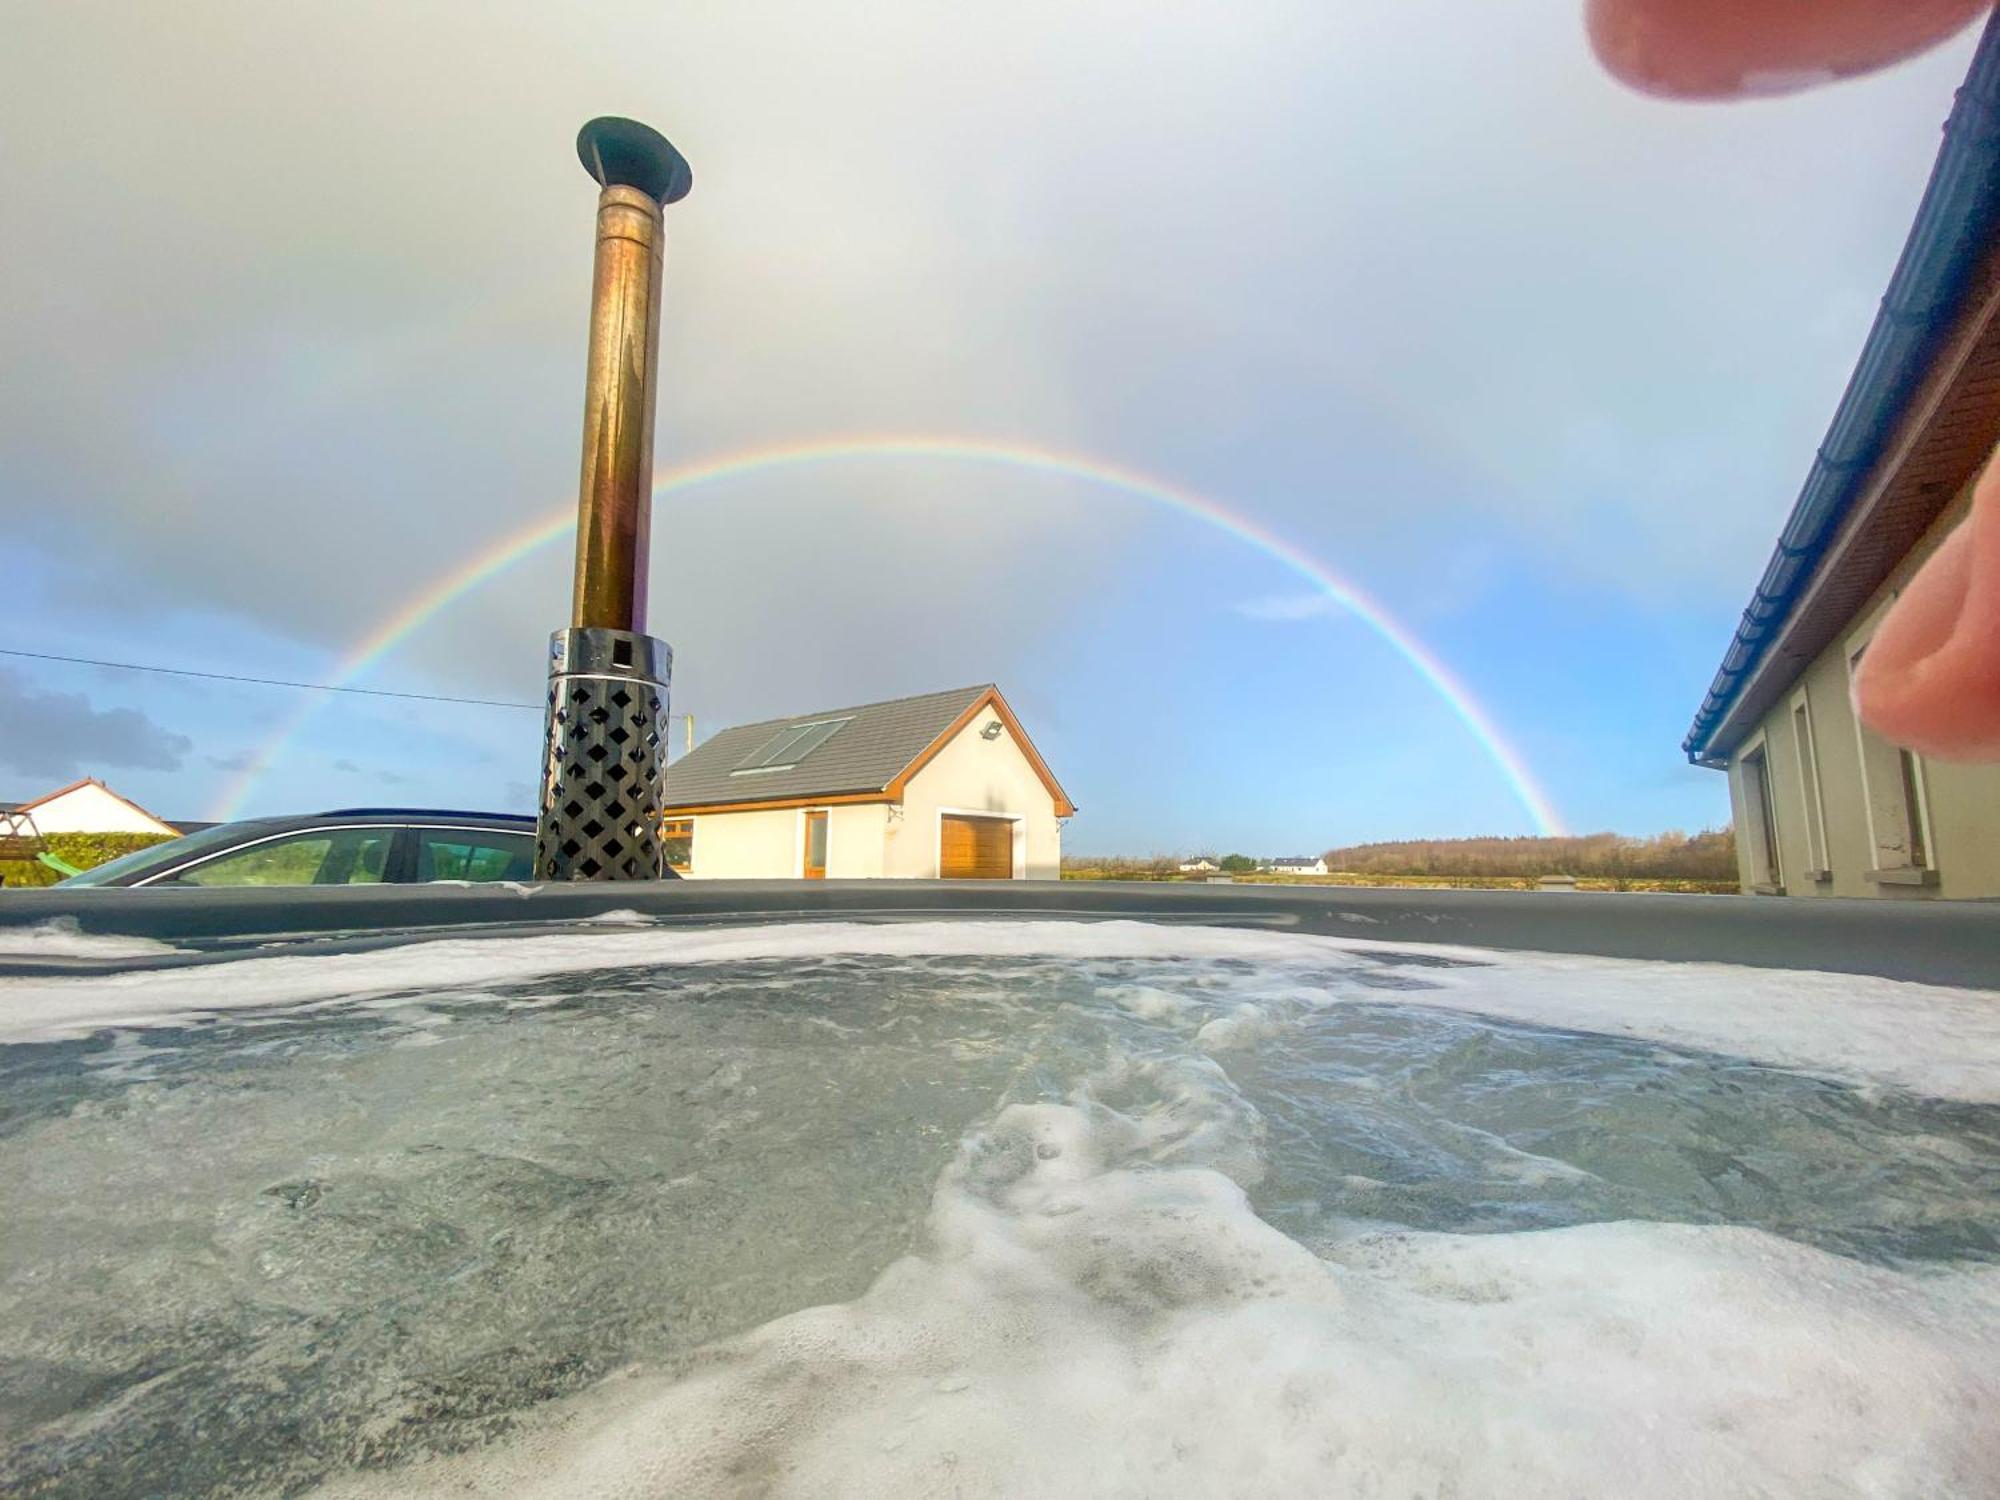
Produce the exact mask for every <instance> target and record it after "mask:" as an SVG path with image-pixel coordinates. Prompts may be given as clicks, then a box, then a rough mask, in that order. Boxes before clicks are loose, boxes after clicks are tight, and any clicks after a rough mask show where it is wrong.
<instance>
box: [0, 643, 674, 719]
mask: <svg viewBox="0 0 2000 1500" xmlns="http://www.w3.org/2000/svg"><path fill="white" fill-rule="evenodd" d="M0 656H25V657H31V658H33V659H34V660H36V661H60V662H68V663H69V664H70V665H72V666H78V667H110V668H112V669H113V670H115V671H119V672H154V673H157V674H159V675H161V676H163V677H202V678H206V679H207V680H208V681H210V682H247V683H251V684H254V685H255V686H257V687H281V688H302V689H304V690H305V691H306V692H309V693H358V694H360V695H361V696H362V697H366V698H412V699H415V700H417V701H419V702H422V703H469V704H473V705H475V706H477V707H480V708H532V709H534V710H536V711H537V712H539V711H540V710H541V708H542V706H543V705H541V704H539V703H515V702H511V701H509V700H507V699H504V698H453V697H449V696H447V695H445V694H443V693H397V692H391V691H390V690H389V689H388V688H365V687H342V686H340V685H338V684H336V683H331V682H293V681H291V680H290V679H289V678H284V677H245V676H242V675H240V674H238V673H234V672H197V671H195V670H193V669H192V668H190V667H155V666H146V665H142V664H141V663H139V662H135V661H100V660H99V659H98V658H96V657H94V656H58V655H57V654H56V653H55V652H53V651H17V650H15V649H13V648H12V647H9V646H0ZM676 717H678V715H677V716H676Z"/></svg>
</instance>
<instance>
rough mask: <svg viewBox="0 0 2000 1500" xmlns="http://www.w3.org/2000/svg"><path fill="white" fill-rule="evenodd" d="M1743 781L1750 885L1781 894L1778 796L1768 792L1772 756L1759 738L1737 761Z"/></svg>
mask: <svg viewBox="0 0 2000 1500" xmlns="http://www.w3.org/2000/svg"><path fill="white" fill-rule="evenodd" d="M1737 764H1738V767H1739V769H1740V771H1741V774H1742V782H1743V837H1744V838H1745V839H1746V840H1748V851H1749V855H1750V884H1751V886H1752V887H1753V888H1754V889H1756V890H1758V891H1762V892H1767V893H1770V894H1782V893H1783V891H1784V878H1783V870H1782V867H1781V866H1780V864H1779V862H1778V815H1777V799H1776V798H1775V797H1774V796H1773V795H1772V791H1771V755H1770V750H1769V747H1768V746H1767V745H1766V744H1765V742H1764V741H1762V740H1759V741H1758V743H1757V748H1756V749H1754V750H1751V751H1748V752H1746V753H1745V754H1744V756H1743V758H1742V759H1741V760H1740V761H1739V762H1738V763H1737Z"/></svg>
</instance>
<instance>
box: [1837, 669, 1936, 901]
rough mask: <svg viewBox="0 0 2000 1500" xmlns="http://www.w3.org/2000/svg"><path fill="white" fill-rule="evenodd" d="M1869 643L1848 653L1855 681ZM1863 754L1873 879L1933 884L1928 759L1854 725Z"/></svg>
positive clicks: (1870, 875)
mask: <svg viewBox="0 0 2000 1500" xmlns="http://www.w3.org/2000/svg"><path fill="white" fill-rule="evenodd" d="M1867 649H1868V647H1867V643H1866V642H1865V641H1864V642H1863V643H1862V644H1860V645H1858V646H1854V647H1852V648H1851V649H1850V650H1849V651H1848V655H1847V672H1848V678H1849V680H1850V682H1851V681H1852V679H1853V676H1854V672H1855V670H1856V669H1857V668H1858V667H1859V666H1860V664H1861V658H1862V655H1863V653H1865V652H1866V651H1867ZM1854 733H1855V737H1856V739H1857V740H1858V741H1859V743H1860V750H1861V795H1862V799H1863V801H1864V802H1865V803H1866V805H1867V811H1868V839H1869V844H1870V846H1871V849H1872V851H1873V856H1874V858H1873V867H1872V868H1871V869H1870V870H1869V871H1868V878H1869V879H1870V880H1873V881H1876V882H1878V883H1884V884H1892V885H1931V884H1933V883H1935V880H1936V876H1935V874H1934V873H1933V872H1934V871H1935V870H1936V869H1937V851H1936V849H1935V848H1934V847H1933V845H1932V843H1931V830H1930V801H1929V796H1928V793H1927V791H1926V789H1925V785H1924V763H1923V759H1922V757H1920V756H1918V755H1916V754H1914V753H1913V752H1911V751H1909V750H1904V749H1902V748H1900V747H1898V746H1896V745H1892V744H1890V743H1889V742H1888V741H1887V740H1885V739H1883V738H1882V736H1881V735H1879V734H1877V733H1875V731H1874V730H1872V729H1869V728H1868V727H1867V726H1865V725H1864V724H1862V722H1861V721H1860V719H1859V718H1856V719H1855V721H1854Z"/></svg>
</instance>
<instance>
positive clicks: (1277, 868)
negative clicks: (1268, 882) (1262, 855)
mask: <svg viewBox="0 0 2000 1500" xmlns="http://www.w3.org/2000/svg"><path fill="white" fill-rule="evenodd" d="M1270 869H1271V873H1272V874H1273V875H1324V874H1325V873H1326V861H1325V860H1324V859H1308V858H1306V857H1305V856H1304V855H1299V856H1298V857H1297V858H1294V859H1274V860H1272V861H1271V865H1270Z"/></svg>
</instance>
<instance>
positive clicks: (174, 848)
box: [57, 820, 264, 886]
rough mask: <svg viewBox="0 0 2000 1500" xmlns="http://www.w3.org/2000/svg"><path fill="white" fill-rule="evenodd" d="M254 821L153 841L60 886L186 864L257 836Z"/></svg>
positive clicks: (116, 879) (105, 882)
mask: <svg viewBox="0 0 2000 1500" xmlns="http://www.w3.org/2000/svg"><path fill="white" fill-rule="evenodd" d="M263 826H264V825H263V824H261V823H258V822H256V821H254V820H251V821H246V822H240V823H222V824H218V825H217V826H216V827H214V828H204V829H202V830H200V831H199V832H197V833H190V834H185V835H183V836H182V837H180V838H177V839H169V840H168V841H167V842H166V843H164V844H153V845H151V846H149V847H147V848H144V849H138V850H134V851H133V852H132V853H130V854H121V855H119V856H118V858H116V859H109V860H106V861H105V862H104V863H103V864H101V865H92V866H91V867H90V868H89V869H88V870H85V871H84V872H83V873H82V874H81V875H72V876H70V877H69V879H67V880H62V881H58V882H57V884H58V885H64V886H85V885H115V884H118V883H119V882H120V881H121V880H123V879H125V878H126V877H127V876H135V875H142V874H145V873H146V872H147V871H149V870H171V869H173V868H174V867H175V866H176V865H181V864H185V863H187V861H189V860H191V859H193V858H195V857H196V856H197V855H200V854H206V853H207V852H208V851H209V850H211V849H221V848H226V847H228V846H229V845H231V844H240V843H242V842H243V841H244V840H245V839H248V838H254V837H255V836H256V835H257V833H258V832H259V831H260V830H261V829H262V828H263Z"/></svg>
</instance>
